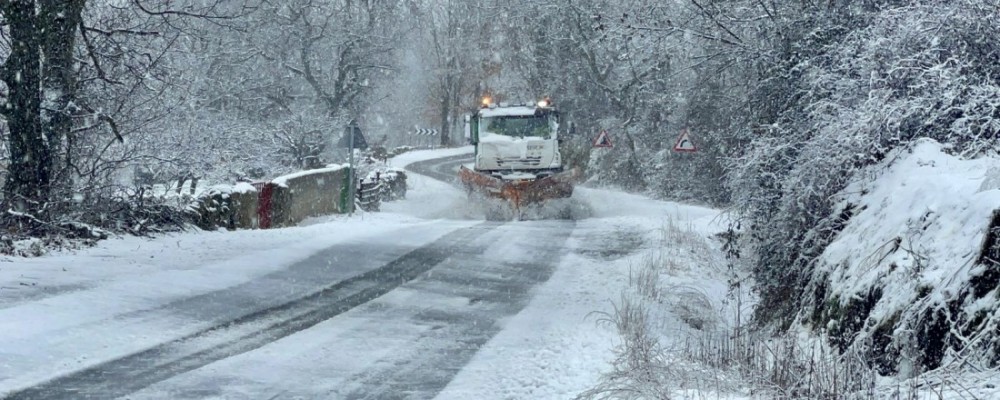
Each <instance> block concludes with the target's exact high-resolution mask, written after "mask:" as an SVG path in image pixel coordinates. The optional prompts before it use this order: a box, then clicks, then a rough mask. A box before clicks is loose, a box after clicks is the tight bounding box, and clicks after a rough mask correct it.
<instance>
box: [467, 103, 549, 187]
mask: <svg viewBox="0 0 1000 400" xmlns="http://www.w3.org/2000/svg"><path fill="white" fill-rule="evenodd" d="M469 133H470V141H471V142H472V144H473V145H475V149H476V160H475V166H474V168H475V170H476V172H480V173H485V174H490V175H492V176H496V177H499V178H502V179H505V180H511V179H532V178H540V177H545V176H550V175H553V174H556V173H559V172H561V171H562V168H563V165H562V157H561V156H560V154H559V114H558V113H557V112H556V110H555V109H554V108H551V107H539V106H538V105H519V106H503V105H501V106H490V107H484V108H482V109H480V110H479V111H478V112H477V113H475V114H474V115H472V116H471V117H470V121H469Z"/></svg>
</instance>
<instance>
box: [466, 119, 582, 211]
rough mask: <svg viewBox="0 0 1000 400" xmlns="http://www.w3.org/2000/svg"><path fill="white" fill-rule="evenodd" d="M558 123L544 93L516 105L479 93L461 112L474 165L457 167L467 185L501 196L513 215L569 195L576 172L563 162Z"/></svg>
mask: <svg viewBox="0 0 1000 400" xmlns="http://www.w3.org/2000/svg"><path fill="white" fill-rule="evenodd" d="M559 123H560V115H559V112H558V111H557V110H556V108H555V106H554V104H552V102H551V101H550V100H548V99H545V100H541V101H538V102H536V103H523V104H517V105H509V104H502V103H501V104H494V103H491V102H490V101H489V100H488V99H484V100H483V105H482V108H480V109H479V110H478V111H476V112H475V113H473V114H472V115H469V116H467V118H466V134H467V135H468V138H469V141H470V142H471V143H472V145H473V146H474V147H475V163H474V165H473V168H472V169H470V168H468V167H466V166H462V167H461V168H460V169H459V180H460V181H461V183H462V185H463V186H464V187H465V189H466V191H467V192H468V193H469V194H470V195H473V194H475V193H478V194H481V195H485V197H489V198H496V199H501V200H504V201H505V202H506V203H507V204H509V206H510V207H511V209H512V211H514V214H515V215H518V216H520V215H521V209H522V208H523V207H525V206H528V205H532V204H542V203H545V202H546V201H548V200H552V199H560V198H568V197H570V196H572V195H573V185H574V183H575V181H576V179H577V178H578V176H579V174H580V172H579V169H577V168H571V169H564V168H563V164H562V157H561V155H560V152H559V144H560V142H561V140H560V138H559V133H560V129H559ZM489 215H490V213H487V216H488V217H489Z"/></svg>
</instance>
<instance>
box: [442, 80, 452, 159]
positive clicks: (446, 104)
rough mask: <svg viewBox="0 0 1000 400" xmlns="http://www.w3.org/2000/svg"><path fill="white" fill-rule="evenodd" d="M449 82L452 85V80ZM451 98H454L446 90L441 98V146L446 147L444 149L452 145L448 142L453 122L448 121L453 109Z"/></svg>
mask: <svg viewBox="0 0 1000 400" xmlns="http://www.w3.org/2000/svg"><path fill="white" fill-rule="evenodd" d="M448 81H449V83H450V81H451V79H448ZM449 86H450V85H449ZM451 98H452V96H451V92H450V91H449V90H445V92H444V94H443V95H442V96H441V110H440V111H441V114H440V116H441V143H440V145H441V146H444V147H447V146H448V145H450V144H451V141H450V140H448V139H450V138H451V121H449V120H448V117H449V116H450V115H451V107H452V104H451Z"/></svg>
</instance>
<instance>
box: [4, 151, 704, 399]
mask: <svg viewBox="0 0 1000 400" xmlns="http://www.w3.org/2000/svg"><path fill="white" fill-rule="evenodd" d="M469 151H470V149H468V148H465V149H457V150H445V151H427V152H414V153H408V154H404V155H402V156H399V157H397V158H396V159H395V160H394V162H395V163H396V165H397V166H405V165H409V164H412V163H418V162H419V163H418V164H415V165H413V166H412V168H414V169H416V170H419V171H422V172H423V173H425V174H426V175H430V176H431V177H428V176H423V175H419V174H410V178H409V183H410V192H409V195H408V198H407V199H406V200H404V201H400V202H395V203H385V204H383V210H384V211H385V212H383V213H370V214H363V215H360V216H355V217H353V218H348V217H332V218H325V219H320V220H315V221H310V224H306V226H300V227H297V228H289V229H278V230H268V231H240V232H228V233H222V232H218V233H212V232H202V233H188V234H180V235H174V236H168V237H161V238H157V239H154V240H145V239H137V238H126V239H118V240H113V241H108V242H106V243H102V244H100V245H99V246H98V247H97V248H94V249H87V250H84V251H80V252H78V253H77V254H68V253H67V254H56V255H51V256H46V257H42V258H38V259H11V260H5V261H11V262H9V263H0V395H7V396H8V397H9V398H66V399H77V398H102V399H103V398H114V397H124V398H130V399H140V398H141V399H161V398H171V399H184V398H191V399H194V398H198V399H201V398H218V399H258V398H261V399H270V398H280V399H286V398H322V399H341V398H344V399H366V398H371V399H376V398H377V399H385V398H414V399H424V398H433V397H437V398H442V399H468V398H476V399H508V398H510V399H522V398H533V399H537V398H545V399H550V398H551V399H564V398H571V397H573V396H575V395H576V394H577V393H579V392H581V391H582V390H585V389H587V388H588V387H590V386H592V385H593V383H594V382H595V381H596V380H597V378H598V376H599V375H600V373H601V372H603V371H604V370H606V369H607V368H608V367H607V365H608V364H607V362H608V360H609V359H610V357H611V349H612V347H613V346H614V344H615V339H616V338H615V332H614V331H613V329H612V328H611V327H609V326H606V325H599V324H596V323H595V320H594V318H591V317H588V316H589V315H590V314H591V313H592V312H594V311H608V310H609V309H610V307H611V303H610V300H613V299H615V298H617V297H618V296H619V295H620V293H621V291H622V289H623V288H624V287H625V286H626V285H627V283H628V279H629V270H630V267H631V266H633V265H634V264H636V263H637V262H638V261H640V260H641V259H642V258H643V257H646V256H648V253H649V251H651V250H652V249H653V248H654V247H656V246H657V245H658V244H659V243H658V242H657V240H658V238H660V237H661V236H662V234H661V233H660V229H661V228H662V227H663V226H664V225H665V224H668V223H670V224H682V225H683V226H685V227H687V229H691V230H693V231H697V232H702V233H705V234H709V233H711V232H714V231H715V230H716V229H717V228H716V227H713V220H714V218H715V217H716V215H717V211H715V210H711V209H705V208H699V207H691V206H684V205H678V204H674V203H665V202H659V201H653V200H648V199H645V198H642V197H639V196H632V195H626V194H622V193H618V192H613V191H605V190H595V189H580V190H578V194H577V195H576V197H579V198H580V200H581V201H583V202H584V203H586V204H587V205H588V207H589V208H591V209H592V217H591V218H587V219H582V220H579V221H568V220H540V221H519V222H511V223H494V222H483V220H482V216H481V214H480V212H481V210H477V209H476V207H471V206H469V205H468V204H467V203H466V201H465V195H464V193H461V192H460V191H459V190H457V189H456V188H454V187H452V186H451V185H450V184H449V183H446V182H441V181H439V180H436V179H433V178H438V179H445V178H448V177H449V176H453V175H450V174H451V171H453V170H454V168H456V167H457V165H458V164H460V163H461V162H462V158H461V156H462V155H463V154H468V153H469ZM456 156H458V157H456ZM448 157H450V158H448ZM431 159H438V160H439V161H427V160H431Z"/></svg>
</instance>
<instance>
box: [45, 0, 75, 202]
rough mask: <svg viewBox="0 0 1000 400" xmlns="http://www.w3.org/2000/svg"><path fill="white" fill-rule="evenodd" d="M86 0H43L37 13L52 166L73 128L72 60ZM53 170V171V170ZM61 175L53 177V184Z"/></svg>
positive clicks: (56, 163)
mask: <svg viewBox="0 0 1000 400" xmlns="http://www.w3.org/2000/svg"><path fill="white" fill-rule="evenodd" d="M85 3H86V0H42V1H41V6H42V7H41V10H42V11H41V13H40V14H39V15H38V17H39V20H40V21H41V23H42V26H43V27H45V35H44V37H43V38H42V41H41V43H40V44H41V46H42V55H43V58H42V59H43V60H44V64H43V66H42V76H43V78H42V109H41V113H42V130H43V133H44V135H45V140H46V141H47V142H48V145H49V148H50V151H51V159H52V165H53V166H56V165H59V156H60V155H61V154H65V152H63V151H62V150H63V144H64V142H65V141H66V139H67V138H68V136H69V135H70V132H71V130H72V129H73V112H74V110H73V108H74V107H75V106H74V104H73V102H74V100H75V99H76V91H77V85H76V73H75V71H74V68H73V67H74V64H75V61H74V59H73V50H74V43H75V38H76V29H77V27H78V26H80V24H81V22H82V11H83V7H84V4H85ZM54 171H56V170H54ZM60 178H63V177H60V176H53V177H52V179H53V183H57V182H58V181H59V179H60Z"/></svg>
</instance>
